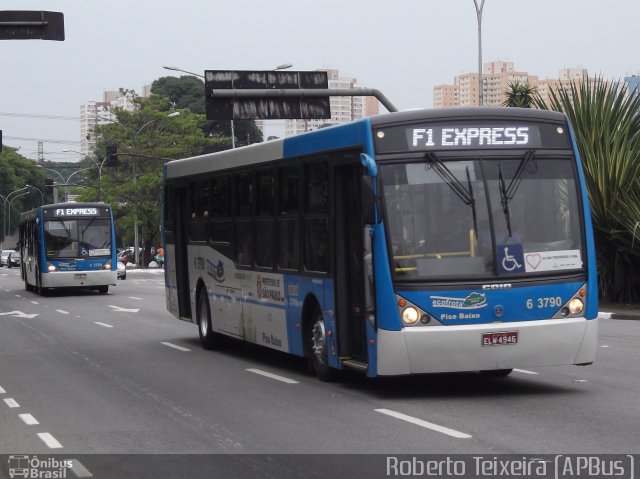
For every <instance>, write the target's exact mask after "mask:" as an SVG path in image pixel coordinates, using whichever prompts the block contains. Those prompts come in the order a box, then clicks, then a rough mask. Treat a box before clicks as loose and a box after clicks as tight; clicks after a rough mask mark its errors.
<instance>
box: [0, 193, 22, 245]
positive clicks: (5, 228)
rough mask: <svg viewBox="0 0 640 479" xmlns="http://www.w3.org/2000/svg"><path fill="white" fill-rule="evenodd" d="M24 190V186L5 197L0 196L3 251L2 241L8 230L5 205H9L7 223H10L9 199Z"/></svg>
mask: <svg viewBox="0 0 640 479" xmlns="http://www.w3.org/2000/svg"><path fill="white" fill-rule="evenodd" d="M26 189H27V187H26V186H25V187H24V188H18V189H17V190H13V191H12V192H10V193H9V194H8V195H7V196H4V195H0V197H1V198H2V201H3V202H4V204H3V209H2V249H4V240H5V238H6V237H7V228H8V227H7V204H8V205H9V221H11V197H12V196H13V195H15V194H16V193H19V192H20V191H24V190H26ZM18 196H20V195H18ZM16 198H17V197H16Z"/></svg>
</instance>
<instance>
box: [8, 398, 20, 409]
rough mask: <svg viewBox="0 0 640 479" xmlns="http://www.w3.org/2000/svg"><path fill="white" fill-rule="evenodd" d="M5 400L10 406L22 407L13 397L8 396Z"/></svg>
mask: <svg viewBox="0 0 640 479" xmlns="http://www.w3.org/2000/svg"><path fill="white" fill-rule="evenodd" d="M4 402H5V403H6V405H7V406H9V407H20V404H18V402H17V401H16V400H15V399H13V398H7V399H5V400H4Z"/></svg>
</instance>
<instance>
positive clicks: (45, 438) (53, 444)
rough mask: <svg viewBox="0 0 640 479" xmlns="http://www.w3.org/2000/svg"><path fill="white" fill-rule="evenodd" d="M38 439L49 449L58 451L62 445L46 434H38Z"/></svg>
mask: <svg viewBox="0 0 640 479" xmlns="http://www.w3.org/2000/svg"><path fill="white" fill-rule="evenodd" d="M38 437H39V438H40V439H42V442H44V443H45V444H46V445H47V447H48V448H49V449H60V448H61V447H62V444H60V443H59V442H58V440H57V439H56V438H55V437H53V436H52V435H51V434H49V433H48V432H39V433H38Z"/></svg>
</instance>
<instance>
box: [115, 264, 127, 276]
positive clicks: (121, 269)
mask: <svg viewBox="0 0 640 479" xmlns="http://www.w3.org/2000/svg"><path fill="white" fill-rule="evenodd" d="M117 266H118V269H117V271H118V276H117V277H118V279H127V267H126V266H125V264H124V263H123V262H122V261H118V263H117Z"/></svg>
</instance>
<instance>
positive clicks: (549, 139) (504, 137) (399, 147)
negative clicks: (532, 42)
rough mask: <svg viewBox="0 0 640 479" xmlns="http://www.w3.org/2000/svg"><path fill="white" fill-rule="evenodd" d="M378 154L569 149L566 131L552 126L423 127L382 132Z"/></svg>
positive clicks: (450, 125)
mask: <svg viewBox="0 0 640 479" xmlns="http://www.w3.org/2000/svg"><path fill="white" fill-rule="evenodd" d="M375 139H376V150H377V151H378V152H379V153H392V152H400V151H429V150H440V151H442V150H471V149H478V148H487V149H507V148H526V149H531V148H533V149H537V148H542V147H543V145H544V147H546V148H570V147H571V145H570V143H569V140H568V136H567V134H566V130H565V129H564V128H563V127H561V126H558V125H550V124H540V125H537V124H525V123H512V124H494V123H492V124H487V123H480V124H473V123H467V122H465V123H462V122H460V123H455V124H451V123H449V124H441V125H437V124H424V125H410V126H402V127H391V128H386V129H380V130H378V131H377V132H376V134H375Z"/></svg>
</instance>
